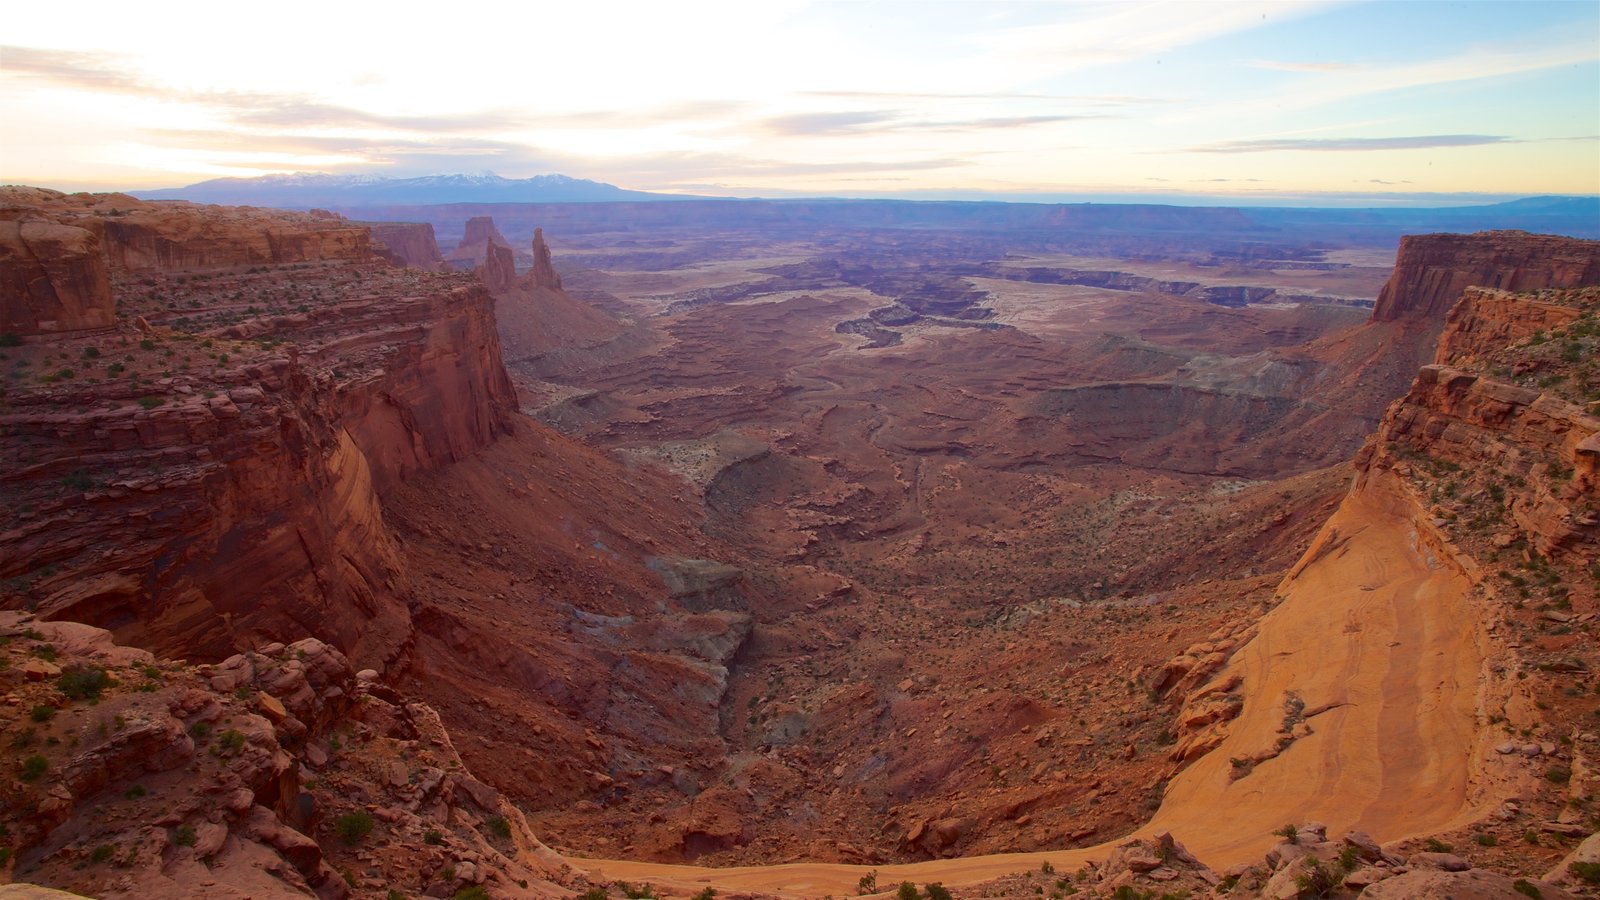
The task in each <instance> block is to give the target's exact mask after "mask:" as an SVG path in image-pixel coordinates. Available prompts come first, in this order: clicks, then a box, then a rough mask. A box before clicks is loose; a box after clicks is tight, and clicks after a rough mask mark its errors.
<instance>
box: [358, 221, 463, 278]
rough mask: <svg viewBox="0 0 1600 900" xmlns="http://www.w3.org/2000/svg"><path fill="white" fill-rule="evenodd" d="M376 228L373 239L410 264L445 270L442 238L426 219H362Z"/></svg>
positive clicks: (362, 223)
mask: <svg viewBox="0 0 1600 900" xmlns="http://www.w3.org/2000/svg"><path fill="white" fill-rule="evenodd" d="M357 224H361V225H365V226H366V227H367V228H369V229H371V230H372V238H373V240H375V241H377V242H378V243H379V244H382V245H383V246H384V247H385V248H387V249H388V251H389V253H390V254H392V255H393V256H394V257H395V258H396V259H398V260H400V261H401V262H403V263H404V264H406V265H408V266H412V267H414V268H418V269H423V270H425V271H428V272H439V271H443V269H444V257H443V256H441V255H440V254H439V241H438V239H437V238H436V237H435V236H434V233H433V226H432V225H430V224H428V223H426V222H361V223H357Z"/></svg>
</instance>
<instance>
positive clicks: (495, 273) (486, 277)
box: [478, 244, 517, 293]
mask: <svg viewBox="0 0 1600 900" xmlns="http://www.w3.org/2000/svg"><path fill="white" fill-rule="evenodd" d="M478 275H479V277H481V278H482V279H483V284H484V286H485V287H487V288H488V289H489V290H490V291H491V292H494V293H499V292H501V291H504V290H509V289H510V288H511V286H512V285H514V284H516V281H517V263H516V257H515V256H514V255H513V254H512V252H511V248H510V247H501V246H498V245H496V244H490V245H489V246H488V247H486V248H485V250H484V259H483V265H482V266H480V267H479V268H478Z"/></svg>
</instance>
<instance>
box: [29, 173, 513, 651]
mask: <svg viewBox="0 0 1600 900" xmlns="http://www.w3.org/2000/svg"><path fill="white" fill-rule="evenodd" d="M7 197H8V198H9V200H10V201H11V202H12V206H11V207H10V209H11V210H12V214H14V215H19V216H20V215H24V214H25V215H26V216H27V217H30V218H32V219H36V220H42V221H47V222H48V221H56V220H57V219H61V220H65V221H66V222H80V221H81V222H86V223H89V224H92V225H93V224H94V222H95V221H96V220H100V219H102V216H101V215H100V214H101V213H104V214H105V215H104V217H103V221H100V222H99V224H98V225H94V228H91V229H79V230H80V231H83V232H85V233H88V232H90V231H93V230H95V229H98V232H99V235H100V236H99V238H98V240H99V241H100V244H101V246H102V247H106V246H108V245H109V246H113V247H118V248H120V249H119V250H118V251H117V252H115V253H110V254H108V256H109V260H110V261H109V265H107V270H108V271H109V278H110V281H111V285H112V290H114V291H115V294H116V297H117V300H118V302H119V304H120V307H119V310H118V311H119V312H120V313H122V315H123V319H124V322H125V323H130V324H124V325H122V326H120V327H119V329H118V330H116V331H103V332H100V333H90V334H86V335H84V336H80V337H76V338H72V339H71V340H69V341H63V340H57V341H56V342H55V343H53V344H41V345H40V346H38V347H37V348H35V347H33V346H32V345H25V346H24V347H22V348H20V349H19V350H17V351H14V353H13V355H15V356H17V357H18V358H17V359H16V360H14V364H13V368H12V369H11V370H10V371H9V372H8V373H6V378H7V392H6V400H7V404H6V406H5V407H4V408H3V409H0V424H3V425H4V431H3V434H0V447H4V452H5V453H6V454H7V455H8V456H10V457H11V458H13V459H16V460H18V461H19V462H20V464H19V465H16V466H11V467H8V468H7V469H6V470H5V472H4V474H3V475H0V479H3V481H4V483H5V486H6V490H7V494H8V496H9V497H11V498H14V500H15V503H14V505H13V512H14V515H15V518H14V519H13V520H12V523H11V524H10V526H9V527H7V528H6V529H5V530H4V531H0V578H4V579H5V581H4V582H3V583H0V605H3V606H12V607H16V606H21V605H23V604H28V605H30V606H31V607H32V608H34V609H37V610H38V611H39V612H40V614H41V615H42V616H45V617H49V618H60V619H74V620H80V621H87V622H92V623H96V624H100V625H104V626H106V627H108V628H111V629H112V630H114V631H115V632H116V634H117V635H118V637H119V639H122V640H127V641H133V642H137V643H140V644H141V645H143V646H146V647H150V648H153V649H156V650H158V651H161V652H166V653H171V654H175V655H176V654H181V655H185V656H193V657H200V658H206V657H211V658H218V657H221V656H226V655H228V654H229V653H231V652H233V651H234V650H235V649H237V648H239V647H246V646H252V645H254V644H256V643H259V642H262V641H266V640H274V639H282V638H285V637H287V636H291V635H298V634H313V635H316V636H318V637H320V638H322V639H324V640H326V641H328V642H329V643H331V644H334V645H335V646H337V647H338V648H339V649H340V650H341V651H343V652H345V653H347V654H349V655H351V656H352V657H354V658H355V659H357V660H358V661H360V663H361V664H362V665H364V666H367V665H370V666H380V667H381V666H382V665H383V664H385V663H386V662H387V661H389V660H392V659H393V658H394V657H395V655H396V654H397V653H398V652H399V650H400V649H401V648H402V647H403V646H405V645H406V643H407V642H408V640H409V638H410V617H409V613H408V611H407V609H406V597H407V595H408V592H409V587H408V585H407V582H406V579H405V574H404V566H403V564H402V563H401V561H400V558H399V556H398V554H397V553H396V550H395V547H394V544H393V542H392V540H391V538H390V537H389V535H388V532H387V531H386V530H385V528H384V524H383V516H382V512H381V509H380V503H379V499H378V497H379V494H380V492H382V491H384V490H387V489H389V488H391V487H392V486H393V485H395V484H398V483H399V482H401V481H403V480H405V479H407V478H409V477H412V476H414V475H415V474H417V473H419V472H422V471H427V470H429V469H432V468H436V467H438V466H440V465H443V464H445V463H448V462H451V461H454V460H458V459H462V458H464V457H466V456H467V455H469V454H471V453H472V452H473V451H474V450H476V449H478V448H482V447H484V446H487V445H488V444H489V443H490V442H491V441H493V440H494V439H495V438H496V436H497V435H499V434H503V433H505V432H506V431H507V430H508V429H509V427H510V416H511V414H512V411H513V410H514V409H515V403H516V400H515V394H514V392H513V389H512V387H511V384H510V381H509V379H508V377H507V375H506V373H505V369H504V367H503V365H502V364H501V360H500V355H499V342H498V339H497V337H496V327H495V323H494V313H493V305H492V303H493V301H492V299H491V298H490V296H489V294H488V292H487V291H485V290H484V289H483V287H482V286H480V285H478V284H476V283H474V281H473V280H472V279H470V278H469V277H466V276H449V275H429V274H423V273H418V272H416V271H415V270H410V269H397V268H393V267H391V266H389V265H388V264H387V262H385V260H384V259H383V258H382V256H381V255H380V254H378V253H377V252H376V251H375V250H374V249H373V245H372V244H371V242H370V241H369V239H368V238H367V236H366V233H365V231H364V230H362V229H356V228H354V227H353V226H350V225H349V223H346V222H345V221H344V220H342V219H339V218H338V217H332V216H331V214H324V215H318V216H300V215H298V214H282V215H280V214H277V213H272V212H264V211H259V212H260V217H259V219H258V218H256V213H257V212H258V211H251V210H228V209H220V208H208V207H196V206H191V205H189V204H143V203H140V202H139V201H134V200H131V199H128V198H121V197H119V196H117V195H111V196H98V197H96V196H89V195H76V196H73V197H65V196H64V195H59V194H54V193H52V192H43V191H38V192H33V193H31V194H28V193H26V192H23V191H18V190H14V189H13V190H10V191H9V193H8V194H7ZM19 198H21V200H26V199H30V198H31V199H32V200H33V201H34V202H35V204H36V205H34V206H32V207H29V208H28V210H27V211H26V212H25V213H23V212H22V211H21V210H22V207H21V206H19V205H18V204H19V203H20V202H21V201H20V200H19ZM113 210H114V211H115V212H116V213H117V214H116V215H111V212H112V211H113ZM123 220H127V221H126V222H124V221H123ZM58 224H59V223H58ZM61 227H65V228H73V227H76V226H72V225H61ZM296 227H302V228H303V231H296V230H295V228H296ZM356 232H359V234H354V233H356ZM128 234H134V235H136V236H138V240H136V241H133V242H132V243H119V242H120V241H121V240H122V237H125V236H126V235H128ZM353 234H354V236H352V235H353ZM259 242H265V244H266V245H268V246H269V250H268V251H262V252H258V251H259V250H260V248H259V247H258V243H259ZM334 252H337V253H340V254H344V255H345V257H346V258H340V259H330V258H328V254H330V253H334ZM261 259H265V260H267V261H269V262H270V261H274V260H289V261H291V262H288V263H287V264H285V266H284V267H279V266H273V265H259V264H256V262H257V261H258V260H261ZM197 260H198V261H204V262H211V263H217V264H222V263H226V264H227V267H226V268H224V269H222V270H220V271H219V270H215V269H213V270H198V271H197V270H195V269H190V268H182V267H179V266H181V265H182V264H184V263H186V262H193V261H197ZM313 260H314V261H315V262H313ZM130 262H132V263H134V264H135V265H136V266H137V267H138V268H137V269H136V270H135V271H130V270H129V269H128V268H126V266H127V264H129V263H130ZM244 263H252V265H251V266H250V269H249V270H248V271H239V270H238V266H240V265H243V264H244ZM169 264H170V265H172V266H174V268H164V267H165V266H167V265H169ZM150 266H154V267H155V268H154V269H152V268H149V267H150ZM286 268H288V271H286ZM290 271H292V275H291V276H290V277H287V278H286V277H285V275H288V274H289V272H290ZM8 308H9V301H8ZM57 353H63V354H65V357H66V358H70V359H71V360H72V361H73V364H72V366H70V367H59V366H51V367H50V369H49V370H45V369H44V368H42V363H43V361H44V360H46V359H50V358H53V357H54V356H55V355H56V354H57ZM35 363H37V364H40V367H39V368H34V367H32V364H35ZM35 373H36V374H35Z"/></svg>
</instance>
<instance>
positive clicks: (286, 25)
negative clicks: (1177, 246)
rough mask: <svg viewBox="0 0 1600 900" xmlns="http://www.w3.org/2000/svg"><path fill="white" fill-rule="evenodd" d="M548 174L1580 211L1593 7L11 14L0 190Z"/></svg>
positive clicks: (0, 54)
mask: <svg viewBox="0 0 1600 900" xmlns="http://www.w3.org/2000/svg"><path fill="white" fill-rule="evenodd" d="M277 172H329V173H349V174H368V175H379V176H391V177H405V176H414V175H425V174H438V173H454V172H464V173H471V174H477V173H484V172H494V173H497V174H499V175H502V176H505V177H511V178H520V177H527V176H531V175H539V174H548V173H561V174H565V175H570V176H574V177H580V178H590V179H594V180H597V181H605V182H610V183H612V184H616V185H619V186H622V187H626V188H633V189H638V190H650V191H663V192H670V193H689V194H710V195H720V196H769V197H777V196H792V195H813V196H818V195H825V196H905V197H968V196H974V197H976V196H996V197H1002V196H1003V197H1007V198H1011V199H1028V198H1039V199H1059V198H1062V197H1067V196H1082V195H1091V194H1102V195H1103V194H1128V195H1137V196H1150V197H1152V198H1155V199H1159V198H1161V197H1162V196H1177V195H1195V194H1204V195H1208V196H1227V197H1238V198H1240V199H1241V200H1242V201H1245V202H1249V201H1250V200H1251V199H1252V198H1257V199H1262V200H1274V201H1279V202H1282V201H1289V202H1295V201H1297V200H1300V199H1303V200H1304V201H1305V202H1306V203H1308V204H1316V203H1318V202H1319V201H1326V200H1327V199H1329V198H1340V197H1345V198H1348V197H1351V196H1359V197H1372V198H1374V199H1382V198H1400V199H1406V198H1427V197H1444V196H1486V195H1516V196H1532V195H1544V194H1567V195H1574V194H1584V195H1594V194H1600V3H1596V2H1593V0H1578V2H1549V3H1543V2H1443V0H1438V2H1408V3H1397V2H1377V3H1335V2H1295V0H1274V2H1236V3H1208V2H1175V3H1173V2H1163V3H1155V2H1132V0H1128V2H1102V3H1081V2H1069V3H1051V2H1025V3H1008V2H978V0H966V2H948V3H941V2H928V0H924V2H910V0H897V2H868V0H857V2H803V0H738V2H730V3H719V2H695V0H680V2H674V3H662V2H653V3H627V4H621V3H612V2H607V0H588V2H566V3H561V4H554V3H543V2H528V0H523V2H519V3H515V4H499V3H494V2H479V3H472V4H468V5H467V6H463V7H455V6H453V5H450V4H438V5H436V6H435V7H434V9H433V11H432V12H428V13H424V12H421V11H420V10H419V9H418V8H417V7H414V6H411V5H406V4H393V3H384V4H378V3H371V2H356V0H346V2H329V0H320V2H316V3H305V2H300V0H280V2H274V3H272V4H265V5H263V4H245V5H240V4H229V3H217V2H215V0H207V2H205V3H183V2H149V3H142V4H134V3H128V2H127V0H117V2H99V0H79V2H76V3H71V4H66V3H57V4H45V3H30V4H25V5H17V6H14V7H13V8H10V9H8V10H7V12H6V24H5V27H4V28H3V29H0V182H7V183H25V184H37V185H42V186H46V187H53V188H57V189H62V190H117V189H125V190H134V189H139V188H155V187H173V186H179V185H185V184H189V183H192V182H195V181H200V180H203V179H207V178H216V177H227V176H239V177H250V176H255V175H262V174H268V173H277Z"/></svg>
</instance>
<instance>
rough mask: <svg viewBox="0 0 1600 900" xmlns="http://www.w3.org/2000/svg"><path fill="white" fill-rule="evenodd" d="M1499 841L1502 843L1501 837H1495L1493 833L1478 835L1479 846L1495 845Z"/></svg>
mask: <svg viewBox="0 0 1600 900" xmlns="http://www.w3.org/2000/svg"><path fill="white" fill-rule="evenodd" d="M1498 843H1500V839H1499V838H1497V837H1495V836H1494V835H1492V834H1488V833H1484V834H1480V835H1478V846H1479V847H1493V846H1494V845H1496V844H1498Z"/></svg>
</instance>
